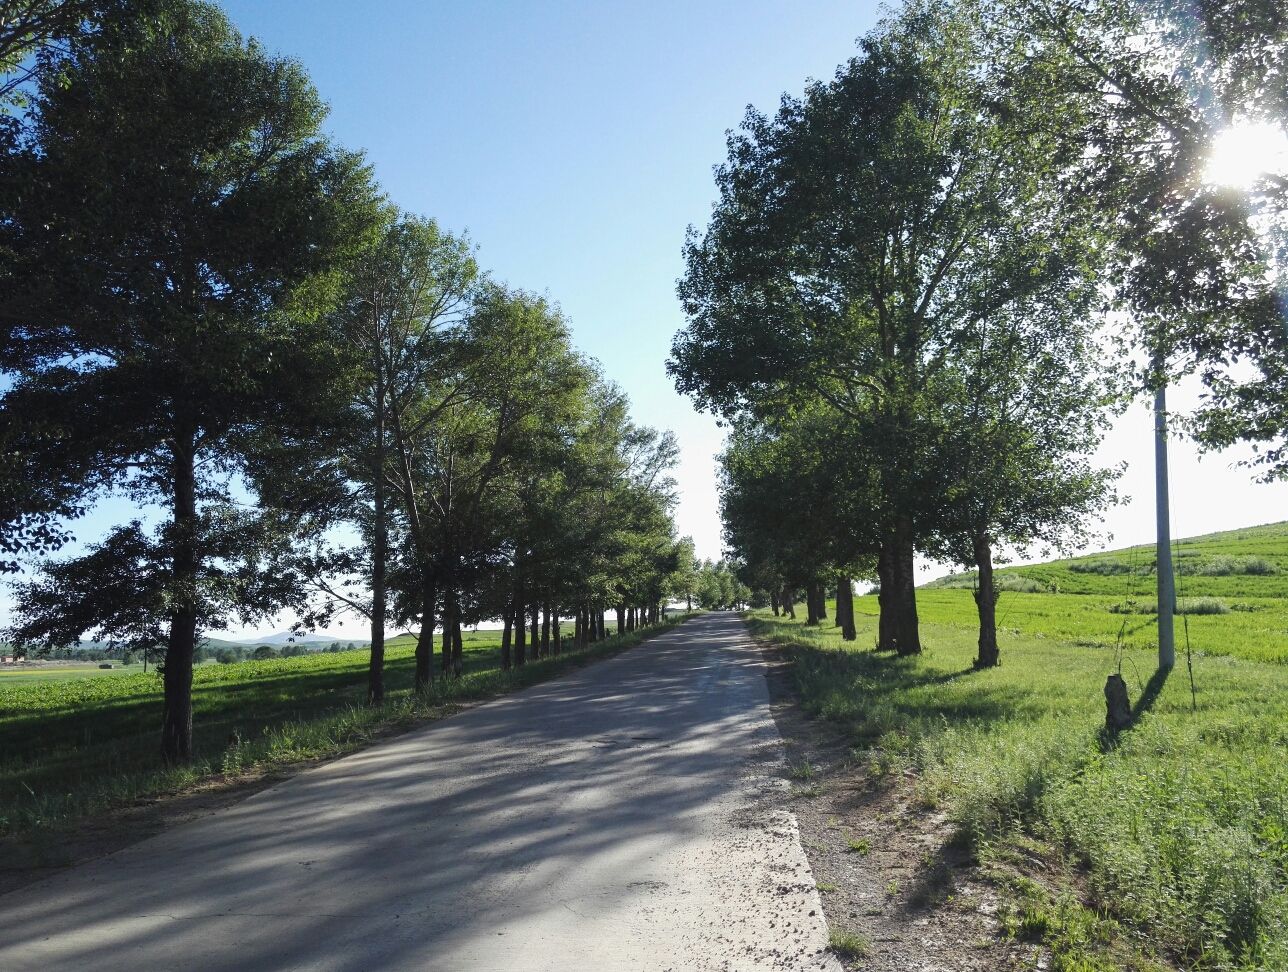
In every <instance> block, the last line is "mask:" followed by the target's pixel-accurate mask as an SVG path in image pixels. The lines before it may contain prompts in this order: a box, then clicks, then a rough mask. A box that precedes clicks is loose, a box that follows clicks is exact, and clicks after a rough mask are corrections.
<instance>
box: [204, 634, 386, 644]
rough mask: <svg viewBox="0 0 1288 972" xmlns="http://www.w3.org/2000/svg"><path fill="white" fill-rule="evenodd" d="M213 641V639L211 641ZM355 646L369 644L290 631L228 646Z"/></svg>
mask: <svg viewBox="0 0 1288 972" xmlns="http://www.w3.org/2000/svg"><path fill="white" fill-rule="evenodd" d="M211 640H212V641H213V639H211ZM350 643H352V644H354V645H355V646H357V645H365V644H366V643H367V642H365V641H362V640H361V639H358V638H336V637H334V636H332V635H321V634H292V633H291V632H290V631H279V632H277V633H276V634H271V635H264V636H262V637H259V638H241V639H239V640H237V641H230V642H227V644H234V645H243V646H244V645H272V646H273V647H274V648H280V647H281V646H282V645H303V646H304V647H305V648H312V647H315V646H321V647H323V648H326V647H329V646H330V645H334V644H342V645H347V644H350Z"/></svg>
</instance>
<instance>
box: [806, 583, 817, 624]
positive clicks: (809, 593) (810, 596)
mask: <svg viewBox="0 0 1288 972" xmlns="http://www.w3.org/2000/svg"><path fill="white" fill-rule="evenodd" d="M817 590H818V589H817V586H816V585H815V584H814V582H813V581H810V582H809V583H808V584H806V585H805V623H806V624H807V625H815V624H818V597H817Z"/></svg>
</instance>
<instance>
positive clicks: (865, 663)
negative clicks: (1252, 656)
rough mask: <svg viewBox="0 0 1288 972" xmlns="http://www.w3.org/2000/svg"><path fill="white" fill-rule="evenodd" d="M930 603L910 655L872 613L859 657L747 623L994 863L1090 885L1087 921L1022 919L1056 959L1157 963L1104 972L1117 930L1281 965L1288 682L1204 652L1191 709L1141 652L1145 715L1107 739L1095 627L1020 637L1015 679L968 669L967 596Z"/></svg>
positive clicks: (759, 619) (1128, 656) (807, 691)
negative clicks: (1071, 875) (1044, 868)
mask: <svg viewBox="0 0 1288 972" xmlns="http://www.w3.org/2000/svg"><path fill="white" fill-rule="evenodd" d="M924 593H925V594H926V597H925V598H924V600H923V601H922V604H923V606H924V609H923V611H922V617H923V622H924V623H923V629H922V634H923V640H924V643H925V645H926V652H925V653H924V654H923V655H922V656H920V657H917V658H910V659H904V658H898V657H894V656H891V655H888V654H878V653H875V652H873V651H871V650H870V648H868V647H867V646H870V645H871V644H872V642H873V640H874V636H875V610H874V609H872V610H865V611H864V612H862V613H860V614H859V616H858V619H857V621H858V627H859V641H858V642H855V643H850V644H847V643H845V642H843V641H841V640H840V636H839V631H838V630H837V629H836V628H834V627H832V626H831V623H830V622H826V623H824V624H823V625H822V626H820V627H817V628H813V629H810V628H806V627H805V626H804V625H803V624H802V623H800V622H790V621H787V620H785V619H775V618H772V617H769V616H768V612H764V611H761V612H756V613H755V616H754V617H753V620H752V624H753V627H754V628H755V630H756V631H757V632H758V633H759V634H761V635H762V636H766V637H769V638H771V639H773V640H775V641H777V642H778V643H780V644H782V645H783V646H784V647H785V649H786V651H787V652H788V654H789V655H790V657H791V658H792V659H793V660H794V666H793V667H794V672H795V678H796V680H797V682H798V684H799V686H800V689H801V691H802V695H803V698H804V704H805V705H806V707H807V708H808V709H809V710H810V711H811V712H812V713H814V714H816V715H818V716H821V717H823V718H826V719H829V720H834V721H835V722H838V723H840V724H842V725H843V726H845V727H847V728H848V730H849V732H850V733H851V734H852V737H853V740H854V742H855V744H856V745H857V746H861V747H866V748H868V749H869V750H870V754H871V755H870V756H869V761H870V762H871V764H872V765H874V766H879V767H882V768H884V769H885V770H886V771H887V772H888V770H889V768H897V769H902V768H913V769H916V770H917V771H918V776H917V779H918V783H917V785H918V787H919V788H920V791H921V792H920V794H919V795H920V796H921V797H922V799H923V802H924V803H925V804H926V805H934V806H938V807H941V808H943V809H944V810H945V811H946V812H947V813H948V815H949V817H950V819H951V821H952V822H953V823H954V824H955V825H956V826H957V827H958V828H959V829H960V831H961V832H962V834H963V835H964V836H966V837H967V838H969V839H970V840H971V842H972V844H973V846H974V847H975V848H976V849H977V850H978V851H979V853H980V854H981V856H982V857H983V858H984V859H985V860H988V859H991V858H995V857H1000V856H1002V855H1003V854H1004V852H1005V850H1006V848H1008V847H1014V846H1015V845H1016V843H1017V842H1021V841H1038V842H1039V843H1040V845H1041V846H1042V847H1044V848H1046V849H1047V850H1048V852H1049V853H1051V854H1052V855H1054V856H1055V857H1056V858H1057V859H1063V860H1064V861H1065V862H1066V863H1067V865H1068V866H1070V867H1072V868H1073V869H1075V870H1079V871H1082V872H1083V873H1084V875H1085V887H1084V888H1083V889H1082V891H1081V894H1082V896H1083V898H1084V900H1085V906H1084V905H1081V904H1080V905H1078V907H1077V908H1074V907H1073V906H1072V905H1068V904H1059V900H1060V899H1059V895H1058V894H1057V895H1055V896H1053V897H1052V898H1051V901H1052V902H1055V903H1048V905H1046V906H1044V907H1045V911H1042V909H1039V908H1037V906H1036V905H1033V903H1032V902H1030V903H1029V905H1030V909H1029V910H1030V914H1029V917H1028V919H1024V918H1023V915H1021V916H1020V918H1019V919H1017V920H1019V921H1020V924H1021V925H1024V923H1025V921H1027V925H1025V929H1027V930H1024V929H1021V930H1024V933H1025V934H1032V935H1036V936H1037V937H1040V938H1044V939H1045V940H1047V942H1048V944H1049V945H1051V947H1052V948H1053V951H1054V952H1055V953H1056V955H1057V958H1058V960H1059V961H1058V964H1057V965H1056V966H1055V967H1057V968H1062V969H1079V968H1082V969H1097V968H1126V967H1134V968H1147V967H1150V966H1149V963H1148V961H1146V960H1145V959H1141V960H1140V961H1139V962H1137V961H1135V960H1133V961H1132V962H1127V961H1126V960H1121V959H1117V958H1116V959H1113V960H1106V959H1104V956H1105V955H1106V954H1109V952H1110V951H1111V949H1110V946H1109V945H1108V944H1106V943H1107V942H1108V941H1109V939H1110V938H1112V934H1111V933H1112V930H1113V929H1114V928H1120V929H1128V930H1129V931H1130V935H1129V936H1128V937H1129V939H1130V941H1131V942H1132V943H1133V945H1132V947H1133V949H1135V954H1138V955H1145V956H1148V955H1149V954H1151V953H1158V954H1163V955H1167V956H1170V957H1171V959H1172V960H1173V961H1176V962H1177V963H1179V964H1181V965H1182V966H1183V967H1187V968H1196V969H1254V968H1257V969H1262V968H1264V969H1285V968H1288V759H1286V758H1285V756H1286V754H1288V667H1286V666H1284V665H1280V664H1274V663H1268V662H1256V661H1251V660H1246V659H1243V658H1236V657H1223V656H1216V655H1207V656H1202V657H1199V658H1197V659H1196V660H1195V666H1194V667H1195V680H1196V686H1197V695H1196V699H1197V708H1196V710H1194V711H1191V697H1190V687H1189V683H1188V680H1187V678H1186V673H1185V668H1184V662H1183V661H1182V664H1181V665H1180V666H1179V667H1178V668H1177V669H1176V670H1175V671H1174V672H1172V673H1171V675H1170V677H1168V678H1166V679H1158V678H1156V677H1154V657H1153V654H1152V653H1151V652H1149V651H1146V650H1138V649H1135V648H1129V649H1127V650H1126V652H1125V653H1124V658H1123V673H1124V675H1125V677H1126V679H1127V682H1128V685H1129V688H1130V692H1131V696H1132V701H1133V704H1134V705H1136V706H1137V710H1138V711H1137V719H1136V722H1135V724H1134V725H1133V726H1132V727H1131V728H1130V729H1129V730H1127V731H1126V732H1124V733H1123V734H1122V735H1121V736H1120V737H1119V738H1117V739H1116V740H1111V739H1106V738H1104V737H1103V734H1102V726H1103V722H1104V713H1105V707H1104V696H1103V687H1104V683H1105V677H1106V676H1107V675H1108V674H1109V673H1110V672H1112V671H1114V670H1115V664H1116V663H1115V652H1114V651H1113V649H1112V648H1110V647H1096V645H1097V644H1098V643H1099V639H1098V638H1097V637H1094V636H1092V637H1088V636H1087V635H1088V634H1089V633H1088V632H1086V631H1084V630H1081V629H1080V628H1079V624H1080V623H1086V621H1087V619H1088V618H1089V617H1094V615H1092V614H1088V613H1086V612H1083V613H1076V612H1072V611H1071V612H1070V613H1069V614H1068V615H1066V616H1063V617H1062V618H1060V619H1059V620H1060V624H1061V625H1062V626H1063V627H1062V628H1061V629H1060V630H1066V631H1068V632H1069V633H1070V634H1077V635H1079V637H1078V638H1077V639H1076V640H1069V639H1062V638H1057V637H1054V636H1052V635H1051V634H1049V633H1048V634H1045V635H1043V633H1042V632H1040V631H1039V632H1032V633H1028V634H1017V633H1016V632H1015V631H1014V629H1013V628H1012V629H1010V630H1008V632H1007V633H1005V634H1004V636H1003V638H1002V666H1001V667H1000V668H996V669H991V670H986V671H974V670H973V669H972V665H971V663H972V660H973V658H974V655H975V637H976V635H975V631H974V630H973V629H972V628H970V627H969V626H967V625H965V624H963V623H962V621H963V616H964V610H965V608H964V605H962V604H961V602H960V598H961V597H962V596H963V595H964V596H965V597H966V598H967V603H969V593H968V592H965V591H960V590H957V591H954V590H933V591H927V592H924ZM1011 596H1012V597H1015V598H1028V597H1043V596H1046V597H1050V596H1051V595H1021V594H1017V595H1011ZM863 600H864V601H865V602H866V601H867V599H863ZM1004 600H1005V597H1004ZM865 606H868V605H866V604H865ZM971 606H972V607H973V605H971ZM799 613H800V614H801V616H802V617H803V613H804V612H803V610H802V611H800V612H799ZM945 615H948V616H949V617H950V620H949V621H947V622H944V621H941V620H939V619H940V618H942V617H944V616H945ZM833 616H834V615H833ZM1251 616H1252V617H1255V615H1251ZM1235 617H1236V615H1234V614H1231V615H1226V616H1221V617H1219V618H1199V619H1192V621H1191V623H1192V624H1193V621H1194V620H1201V621H1209V620H1212V621H1218V622H1225V621H1228V620H1230V619H1232V618H1235ZM1028 618H1029V619H1034V620H1039V621H1041V622H1042V624H1043V625H1045V626H1046V627H1045V630H1046V631H1047V632H1050V631H1051V630H1052V628H1053V626H1054V624H1055V620H1054V619H1053V618H1052V617H1051V616H1050V614H1049V613H1048V614H1040V613H1037V612H1032V613H1030V614H1029V615H1028ZM1118 620H1119V623H1121V619H1118ZM1004 623H1005V624H1006V625H1008V626H1010V625H1016V622H1015V621H1014V620H1008V621H1006V622H1004ZM1016 626H1017V627H1018V625H1016ZM1091 634H1092V635H1094V632H1093V633H1091ZM1239 653H1245V651H1244V648H1239ZM1020 856H1021V857H1022V856H1023V855H1020ZM1079 909H1084V910H1079ZM1106 963H1107V964H1106Z"/></svg>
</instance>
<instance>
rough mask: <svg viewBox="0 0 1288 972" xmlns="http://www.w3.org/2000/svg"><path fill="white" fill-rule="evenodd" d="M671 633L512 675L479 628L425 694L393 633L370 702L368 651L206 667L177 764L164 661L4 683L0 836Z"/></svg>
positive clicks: (627, 640) (339, 737) (363, 730)
mask: <svg viewBox="0 0 1288 972" xmlns="http://www.w3.org/2000/svg"><path fill="white" fill-rule="evenodd" d="M677 620H678V619H677ZM660 630H664V629H663V628H661V627H655V628H652V629H649V630H645V631H639V632H633V633H631V634H628V635H626V636H624V637H623V638H620V639H618V638H609V639H607V640H606V641H604V642H600V643H598V644H595V645H592V646H590V648H589V649H588V650H586V651H583V652H565V653H564V654H563V655H561V656H560V657H559V658H546V659H542V660H540V661H537V662H532V661H530V662H529V663H528V664H527V665H526V666H524V667H523V668H522V669H515V670H513V671H510V672H502V671H501V670H500V668H499V662H500V658H499V655H500V651H499V647H500V633H499V632H494V631H493V632H477V633H473V632H471V633H467V634H466V636H465V638H464V657H463V674H462V677H461V678H460V679H459V680H452V681H446V682H445V681H443V680H442V679H441V678H440V679H438V680H437V681H436V683H435V688H434V691H433V692H432V693H431V694H430V695H429V696H427V697H426V698H423V699H422V698H418V697H416V696H414V695H413V694H412V691H411V689H412V683H413V680H414V675H415V659H414V650H415V649H414V645H413V642H412V640H411V639H410V638H398V639H394V640H392V641H391V642H390V643H389V646H388V649H387V656H386V671H385V683H386V695H387V700H386V702H385V703H384V704H383V705H380V706H368V705H366V704H365V701H364V700H365V695H366V673H367V661H368V650H367V649H365V648H362V649H357V650H355V651H346V652H337V653H330V652H326V653H315V654H309V655H303V656H299V657H295V658H282V659H272V660H267V661H258V662H241V663H238V664H232V665H220V664H210V665H201V666H199V667H197V668H196V669H195V671H194V673H193V736H194V740H193V741H194V746H195V749H196V752H197V757H198V758H197V760H196V761H195V762H194V763H193V765H192V766H190V767H186V768H183V769H178V770H165V769H162V768H160V766H159V759H158V734H159V730H160V724H161V704H162V693H161V681H160V678H159V677H158V676H157V674H156V673H155V671H150V672H148V674H146V675H144V674H142V673H141V672H140V673H137V674H114V673H111V672H106V671H105V672H104V673H103V676H102V677H100V678H76V677H67V678H62V679H47V678H46V679H41V680H38V681H32V682H26V683H17V684H15V682H14V681H10V680H6V681H0V835H14V834H39V833H42V832H46V831H49V830H51V829H53V830H56V829H57V828H60V827H63V826H66V825H69V824H74V823H75V821H76V820H77V819H78V818H81V817H84V816H85V815H88V814H95V813H102V812H105V811H107V810H110V809H111V808H112V807H113V806H117V805H120V804H122V803H125V802H128V801H131V800H136V799H139V798H141V797H151V796H157V795H162V794H168V793H174V792H178V791H181V790H183V789H185V788H187V787H190V786H192V785H194V784H197V783H199V782H201V781H203V780H207V779H210V778H212V777H216V776H220V775H230V774H237V773H240V772H243V771H245V770H248V769H252V768H257V767H267V766H275V765H283V764H289V763H292V762H298V761H302V760H307V759H314V758H319V757H326V756H333V755H337V754H339V753H343V752H348V751H351V750H353V749H356V748H358V747H360V746H361V745H363V744H364V743H365V742H367V741H369V740H370V739H372V738H373V737H374V736H376V735H378V734H380V733H382V732H385V731H388V730H389V729H390V728H391V727H397V726H407V725H411V724H414V723H415V722H418V721H421V720H423V719H426V718H430V717H433V716H435V715H439V714H442V712H443V711H445V709H446V707H449V706H450V705H451V704H453V703H455V702H461V701H466V700H473V699H481V698H487V697H489V696H492V695H496V694H499V693H502V692H506V691H510V690H513V689H515V688H520V687H523V686H524V685H529V684H532V683H534V682H538V681H542V680H544V679H546V678H550V677H551V676H553V675H555V674H557V673H558V672H559V671H561V670H563V669H565V668H566V667H568V666H571V665H578V664H582V663H584V662H585V661H587V660H589V659H591V658H595V657H600V656H603V655H606V654H610V653H612V652H615V651H617V650H619V649H621V648H623V647H627V646H629V645H632V644H636V643H638V642H639V641H641V640H642V639H643V638H645V637H649V636H651V635H653V634H656V633H657V632H658V631H660ZM435 661H437V656H436V658H435Z"/></svg>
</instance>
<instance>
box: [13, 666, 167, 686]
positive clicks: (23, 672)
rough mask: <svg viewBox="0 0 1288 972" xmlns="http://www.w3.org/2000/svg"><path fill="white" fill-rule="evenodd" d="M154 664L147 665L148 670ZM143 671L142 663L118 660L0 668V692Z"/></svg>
mask: <svg viewBox="0 0 1288 972" xmlns="http://www.w3.org/2000/svg"><path fill="white" fill-rule="evenodd" d="M153 667H154V666H152V665H149V666H148V671H151V670H152V668H153ZM142 673H143V663H142V662H140V663H139V664H137V665H122V664H121V663H120V662H116V663H114V664H113V666H112V667H111V668H99V667H98V664H97V663H93V662H91V663H86V664H84V665H82V664H71V665H59V666H57V667H54V666H50V667H49V668H36V667H33V668H27V667H24V666H17V667H13V668H11V667H9V666H7V665H6V666H5V667H3V668H0V692H2V691H4V689H6V688H10V687H13V686H15V685H32V684H36V683H39V682H61V681H66V680H68V679H77V678H98V677H106V678H110V677H111V676H113V675H135V674H140V675H141V674H142Z"/></svg>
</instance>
